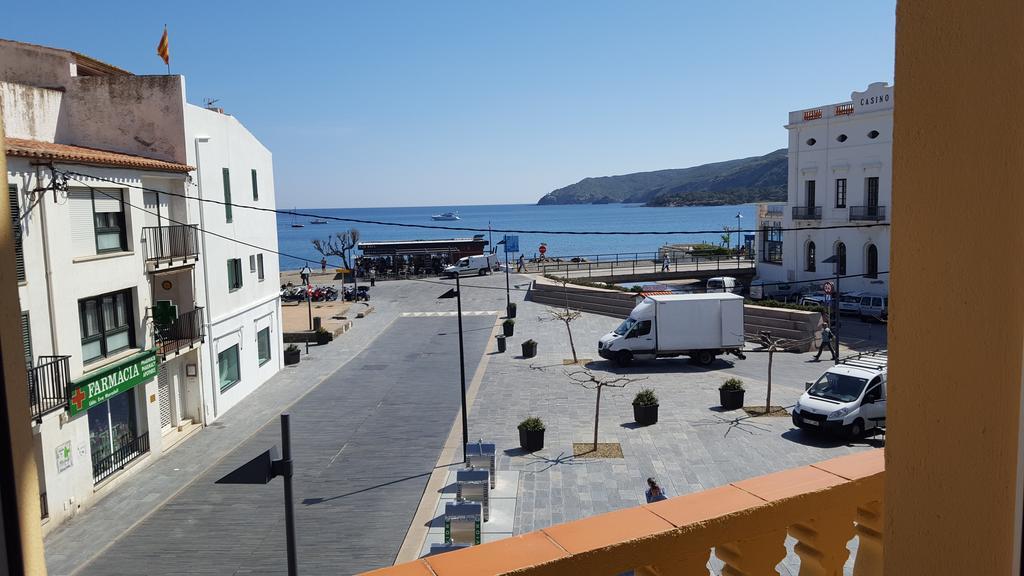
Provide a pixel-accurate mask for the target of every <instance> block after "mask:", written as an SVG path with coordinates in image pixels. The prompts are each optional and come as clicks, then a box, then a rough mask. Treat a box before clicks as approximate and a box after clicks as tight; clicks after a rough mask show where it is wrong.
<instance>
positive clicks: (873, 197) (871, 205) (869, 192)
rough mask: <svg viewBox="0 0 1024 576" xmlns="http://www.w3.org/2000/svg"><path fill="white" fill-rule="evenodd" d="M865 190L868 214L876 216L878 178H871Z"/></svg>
mask: <svg viewBox="0 0 1024 576" xmlns="http://www.w3.org/2000/svg"><path fill="white" fill-rule="evenodd" d="M864 190H865V195H864V203H865V204H867V206H868V213H869V214H870V215H874V214H875V213H877V212H878V176H871V177H869V178H868V179H867V182H866V183H865V185H864Z"/></svg>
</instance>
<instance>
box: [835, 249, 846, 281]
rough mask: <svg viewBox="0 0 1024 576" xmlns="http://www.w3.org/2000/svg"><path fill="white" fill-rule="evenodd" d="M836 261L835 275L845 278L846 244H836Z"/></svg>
mask: <svg viewBox="0 0 1024 576" xmlns="http://www.w3.org/2000/svg"><path fill="white" fill-rule="evenodd" d="M836 260H838V262H836V274H838V275H840V276H846V244H844V243H842V242H838V243H837V244H836Z"/></svg>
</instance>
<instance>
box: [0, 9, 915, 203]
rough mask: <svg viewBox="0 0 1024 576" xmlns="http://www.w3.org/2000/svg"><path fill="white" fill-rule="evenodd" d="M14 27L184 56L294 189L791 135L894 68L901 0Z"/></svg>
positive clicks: (468, 177) (201, 86)
mask: <svg viewBox="0 0 1024 576" xmlns="http://www.w3.org/2000/svg"><path fill="white" fill-rule="evenodd" d="M45 12H46V17H45V18H43V17H41V16H40V13H39V9H38V6H36V5H35V4H32V3H27V2H17V3H12V4H10V5H9V6H6V7H5V8H4V18H3V22H2V23H0V37H3V38H7V39H12V40H20V41H24V42H32V43H38V44H44V45H48V46H54V47H59V48H67V49H70V50H75V51H77V52H81V53H83V54H86V55H89V56H91V57H93V58H96V59H99V60H102V61H105V62H109V63H111V64H114V65H116V66H119V67H121V68H125V69H127V70H130V71H132V72H134V73H136V74H164V73H166V69H165V67H164V64H163V62H162V61H161V60H160V58H159V57H158V56H157V55H156V45H157V42H158V41H159V39H160V35H161V33H162V32H163V26H164V24H166V25H167V26H168V29H169V32H170V50H171V73H173V74H183V75H184V76H185V82H186V84H185V85H186V90H187V97H188V100H189V101H190V102H192V103H194V104H200V105H201V104H203V102H204V99H205V98H215V99H217V100H218V102H217V106H221V107H223V108H224V109H225V111H226V112H227V113H229V114H232V115H234V116H235V117H237V118H238V119H239V120H240V121H241V122H242V123H243V124H245V126H246V127H247V128H248V129H249V130H250V131H251V132H252V133H253V134H255V135H256V137H257V138H259V139H260V141H261V142H263V144H264V145H266V146H267V147H268V148H269V149H270V150H271V152H273V154H274V180H275V189H276V193H277V203H278V205H279V206H288V207H291V206H298V207H319V208H325V207H339V208H341V207H369V206H427V205H463V204H515V203H533V202H536V201H537V200H538V199H539V198H540V197H541V196H543V195H544V194H546V193H547V192H550V191H551V190H554V189H556V188H560V187H562V186H566V185H569V184H572V183H574V182H577V181H579V180H581V179H583V178H585V177H589V176H607V175H613V174H626V173H630V172H638V171H645V170H659V169H665V168H683V167H687V166H695V165H699V164H704V163H707V162H715V161H721V160H729V159H733V158H742V157H747V156H758V155H762V154H767V153H768V152H771V151H772V150H775V149H778V148H782V147H785V146H786V144H787V137H786V130H785V129H784V128H783V125H784V124H785V123H786V119H787V113H788V112H789V111H790V110H798V109H801V108H807V107H812V106H817V105H821V104H828V103H832V102H839V101H843V100H846V99H848V98H849V97H850V92H852V91H854V90H863V89H865V88H866V87H867V85H868V84H869V83H871V82H878V81H884V82H890V83H891V82H892V81H893V64H894V63H893V60H894V50H895V48H894V45H895V39H894V35H895V0H886V1H875V0H868V1H867V2H857V3H853V4H851V3H835V2H802V1H801V2H798V1H789V0H787V1H786V2H763V1H749V2H742V1H738V0H737V1H728V2H723V1H719V0H708V1H706V2H682V1H664V2H662V1H654V0H651V1H640V2H626V1H618V2H609V1H602V0H580V1H553V0H516V1H511V0H508V1H505V2H497V1H482V0H472V1H470V0H467V1H465V2H447V1H442V0H432V1H430V2H423V1H420V0H411V1H388V0H373V1H365V0H364V1H361V2H351V1H335V2H304V3H282V2H263V1H261V0H253V1H249V2H192V1H176V2H104V1H102V0H95V1H92V2H81V1H75V2H69V1H65V0H58V1H51V2H48V3H47V9H46V11H45Z"/></svg>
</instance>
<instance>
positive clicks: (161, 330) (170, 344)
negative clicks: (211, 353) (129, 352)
mask: <svg viewBox="0 0 1024 576" xmlns="http://www.w3.org/2000/svg"><path fill="white" fill-rule="evenodd" d="M203 336H204V335H203V307H202V306H197V307H196V308H195V310H191V311H189V312H185V313H184V314H180V315H179V316H178V317H177V318H176V319H175V320H174V321H172V322H170V323H168V324H162V325H161V324H157V323H154V324H153V341H154V342H156V353H157V355H158V356H160V357H161V358H162V359H167V358H169V357H173V356H175V355H176V354H178V353H180V352H181V351H183V350H185V351H188V350H191V349H192V348H193V347H194V346H195V345H196V344H199V343H202V342H203Z"/></svg>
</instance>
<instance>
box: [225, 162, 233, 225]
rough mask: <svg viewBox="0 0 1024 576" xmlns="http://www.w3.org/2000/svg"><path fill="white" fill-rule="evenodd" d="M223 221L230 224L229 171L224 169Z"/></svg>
mask: <svg viewBox="0 0 1024 576" xmlns="http://www.w3.org/2000/svg"><path fill="white" fill-rule="evenodd" d="M224 221H225V222H227V223H229V224H230V223H231V170H229V169H227V168H224Z"/></svg>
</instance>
